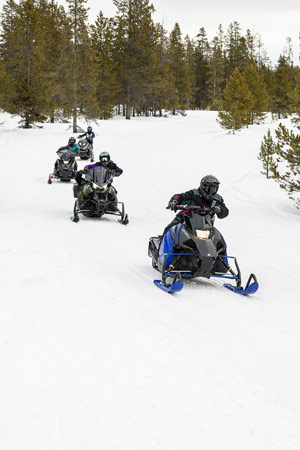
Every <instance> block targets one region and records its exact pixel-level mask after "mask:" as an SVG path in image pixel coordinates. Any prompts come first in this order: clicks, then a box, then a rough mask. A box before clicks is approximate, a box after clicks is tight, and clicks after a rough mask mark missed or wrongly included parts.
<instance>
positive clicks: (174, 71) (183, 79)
mask: <svg viewBox="0 0 300 450" xmlns="http://www.w3.org/2000/svg"><path fill="white" fill-rule="evenodd" d="M168 59H169V67H170V73H171V75H172V78H173V80H174V86H175V88H176V90H177V94H176V99H174V100H175V101H174V103H173V108H172V112H173V114H175V112H176V109H179V110H181V111H184V110H185V109H186V108H187V105H188V103H189V99H190V97H191V82H190V79H189V71H188V65H187V61H186V54H185V49H184V45H183V42H182V36H181V30H180V27H179V24H178V23H175V26H174V28H173V30H172V31H171V33H170V40H169V51H168Z"/></svg>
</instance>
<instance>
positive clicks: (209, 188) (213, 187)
mask: <svg viewBox="0 0 300 450" xmlns="http://www.w3.org/2000/svg"><path fill="white" fill-rule="evenodd" d="M203 189H204V190H205V192H206V193H207V194H209V195H215V194H216V193H217V192H218V189H219V185H218V184H204V185H203Z"/></svg>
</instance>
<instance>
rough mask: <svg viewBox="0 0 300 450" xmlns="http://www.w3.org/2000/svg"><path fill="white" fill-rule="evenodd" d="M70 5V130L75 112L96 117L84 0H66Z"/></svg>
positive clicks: (67, 69) (92, 57) (92, 58)
mask: <svg viewBox="0 0 300 450" xmlns="http://www.w3.org/2000/svg"><path fill="white" fill-rule="evenodd" d="M66 1H67V3H68V6H69V17H70V32H71V43H70V46H69V51H68V52H67V54H65V66H64V71H65V76H66V80H70V82H71V83H70V84H68V85H65V88H66V89H65V98H66V104H65V110H66V111H72V116H73V132H74V133H76V132H77V119H78V113H81V114H84V116H85V117H87V118H89V119H92V118H95V117H97V115H98V109H97V101H96V67H95V64H94V61H95V55H94V52H93V48H92V45H91V40H90V36H89V30H88V26H87V8H86V7H85V4H86V2H87V0H66Z"/></svg>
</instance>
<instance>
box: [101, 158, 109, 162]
mask: <svg viewBox="0 0 300 450" xmlns="http://www.w3.org/2000/svg"><path fill="white" fill-rule="evenodd" d="M100 161H101V162H103V163H108V162H109V156H101V157H100Z"/></svg>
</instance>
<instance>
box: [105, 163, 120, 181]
mask: <svg viewBox="0 0 300 450" xmlns="http://www.w3.org/2000/svg"><path fill="white" fill-rule="evenodd" d="M108 168H109V170H113V171H114V176H115V177H119V176H120V175H122V173H123V169H121V168H120V167H118V166H117V164H115V163H114V162H111V164H109V166H108Z"/></svg>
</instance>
